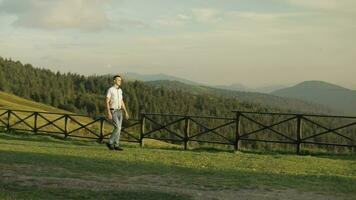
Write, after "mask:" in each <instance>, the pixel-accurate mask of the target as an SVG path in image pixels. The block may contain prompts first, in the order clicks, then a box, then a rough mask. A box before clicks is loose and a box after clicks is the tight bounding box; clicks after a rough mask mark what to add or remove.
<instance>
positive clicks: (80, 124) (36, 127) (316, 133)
mask: <svg viewBox="0 0 356 200" xmlns="http://www.w3.org/2000/svg"><path fill="white" fill-rule="evenodd" d="M233 113H234V115H233V117H214V116H194V115H178V114H162V113H141V114H140V117H139V120H128V121H127V120H126V121H125V120H124V122H123V126H122V132H121V139H120V140H121V141H128V142H135V143H139V144H140V146H141V147H142V146H144V139H155V140H161V141H168V142H171V143H173V144H179V145H183V147H184V149H189V146H199V145H203V144H212V145H216V144H217V145H225V146H230V147H233V148H234V149H235V150H239V149H241V148H243V147H245V148H260V147H261V148H263V147H264V146H259V144H280V145H289V146H292V147H294V148H295V151H296V153H298V154H299V153H300V152H301V150H302V147H303V145H314V146H320V145H321V146H331V147H348V148H355V147H356V142H355V141H356V117H351V116H331V115H312V114H291V113H267V112H246V111H233ZM0 128H3V129H5V130H7V131H10V130H15V131H28V132H33V133H35V134H59V135H62V136H63V137H64V138H68V137H74V138H87V139H95V140H97V141H98V142H103V141H104V140H106V139H108V138H109V137H110V135H111V132H112V129H113V125H112V123H111V121H110V120H107V119H106V118H104V117H100V118H97V119H92V118H90V117H89V116H86V115H77V114H70V113H51V112H35V111H24V110H9V109H0ZM353 150H354V149H353Z"/></svg>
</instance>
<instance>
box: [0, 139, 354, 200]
mask: <svg viewBox="0 0 356 200" xmlns="http://www.w3.org/2000/svg"><path fill="white" fill-rule="evenodd" d="M124 149H125V150H124V151H122V152H119V153H118V152H113V151H108V150H107V149H106V148H105V146H104V145H99V144H96V143H89V142H78V141H63V140H58V139H53V138H50V137H43V136H42V137H39V136H27V135H20V134H3V133H0V199H120V200H121V199H124V200H125V199H145V200H146V199H148V200H150V199H152V200H153V199H154V200H156V199H185V200H186V199H202V200H203V199H204V200H205V199H227V200H229V199H236V197H239V198H241V199H256V200H262V199H264V200H265V199H269V200H272V199H277V200H278V199H290V200H297V199H313V200H324V199H333V200H338V199H346V200H347V199H350V200H351V199H355V196H356V171H355V169H356V158H355V156H353V155H349V156H341V155H339V156H328V155H314V156H295V155H288V154H284V155H283V154H258V153H253V152H250V153H249V152H239V153H231V152H224V151H211V152H206V151H204V152H201V151H180V150H175V149H150V148H144V149H141V148H138V147H137V146H135V145H128V144H127V145H126V146H124Z"/></svg>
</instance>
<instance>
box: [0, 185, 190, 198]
mask: <svg viewBox="0 0 356 200" xmlns="http://www.w3.org/2000/svg"><path fill="white" fill-rule="evenodd" d="M0 198H1V199H89V200H90V199H93V200H96V199H120V200H135V199H144V200H160V199H172V200H190V199H192V198H191V197H190V196H188V195H184V194H174V193H173V194H172V193H166V192H157V191H144V190H131V191H127V190H121V189H115V190H104V191H93V190H90V189H75V188H50V187H38V186H24V185H19V184H14V183H12V184H2V183H1V181H0Z"/></svg>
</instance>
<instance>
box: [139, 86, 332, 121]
mask: <svg viewBox="0 0 356 200" xmlns="http://www.w3.org/2000/svg"><path fill="white" fill-rule="evenodd" d="M145 83H146V84H148V85H151V86H154V87H157V88H168V89H170V90H173V91H185V92H190V93H193V94H196V95H218V96H223V97H228V98H235V99H238V100H239V101H243V102H250V103H253V104H256V105H261V106H265V107H271V108H278V109H281V110H284V111H285V112H303V113H324V114H330V113H334V114H337V113H338V111H337V110H336V109H335V110H333V109H331V108H329V107H327V106H323V105H320V104H317V103H312V102H306V101H303V100H298V99H294V98H288V97H279V96H276V95H269V94H263V93H257V92H239V91H231V90H225V89H217V88H214V87H208V86H202V85H189V84H185V83H182V82H179V81H168V80H160V81H148V82H145Z"/></svg>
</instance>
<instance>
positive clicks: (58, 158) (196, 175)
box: [0, 151, 356, 194]
mask: <svg viewBox="0 0 356 200" xmlns="http://www.w3.org/2000/svg"><path fill="white" fill-rule="evenodd" d="M114 154H115V153H114ZM0 163H1V164H6V165H7V166H14V170H16V166H19V165H24V166H29V167H28V169H17V170H18V171H17V173H18V174H20V175H29V176H48V177H59V178H64V177H67V178H73V177H77V178H84V179H85V178H86V177H93V176H96V177H106V178H111V177H119V179H116V180H124V179H125V177H126V178H127V177H132V176H142V175H157V176H160V177H162V178H163V179H164V178H165V177H167V178H168V177H171V178H172V177H173V178H177V179H178V180H179V181H180V182H182V183H181V185H182V186H184V187H187V188H191V187H195V186H196V187H201V186H204V187H209V188H212V189H216V190H219V189H221V188H224V187H232V188H252V187H260V186H272V187H277V188H293V189H301V190H304V191H314V192H315V191H317V192H321V193H329V194H333V193H344V194H355V193H356V180H355V178H351V177H350V178H348V177H341V176H333V175H291V174H275V173H262V172H251V171H242V170H238V169H236V170H224V171H222V170H218V169H210V168H187V167H181V166H176V165H168V164H167V165H166V164H162V163H157V162H154V161H125V160H108V159H105V158H104V156H103V159H101V158H100V159H94V158H90V157H85V155H83V157H80V156H69V155H53V154H45V153H30V152H15V151H0ZM1 164H0V167H1ZM0 171H1V168H0ZM141 184H147V183H142V182H141ZM150 184H152V183H150ZM166 184H168V183H166Z"/></svg>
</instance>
